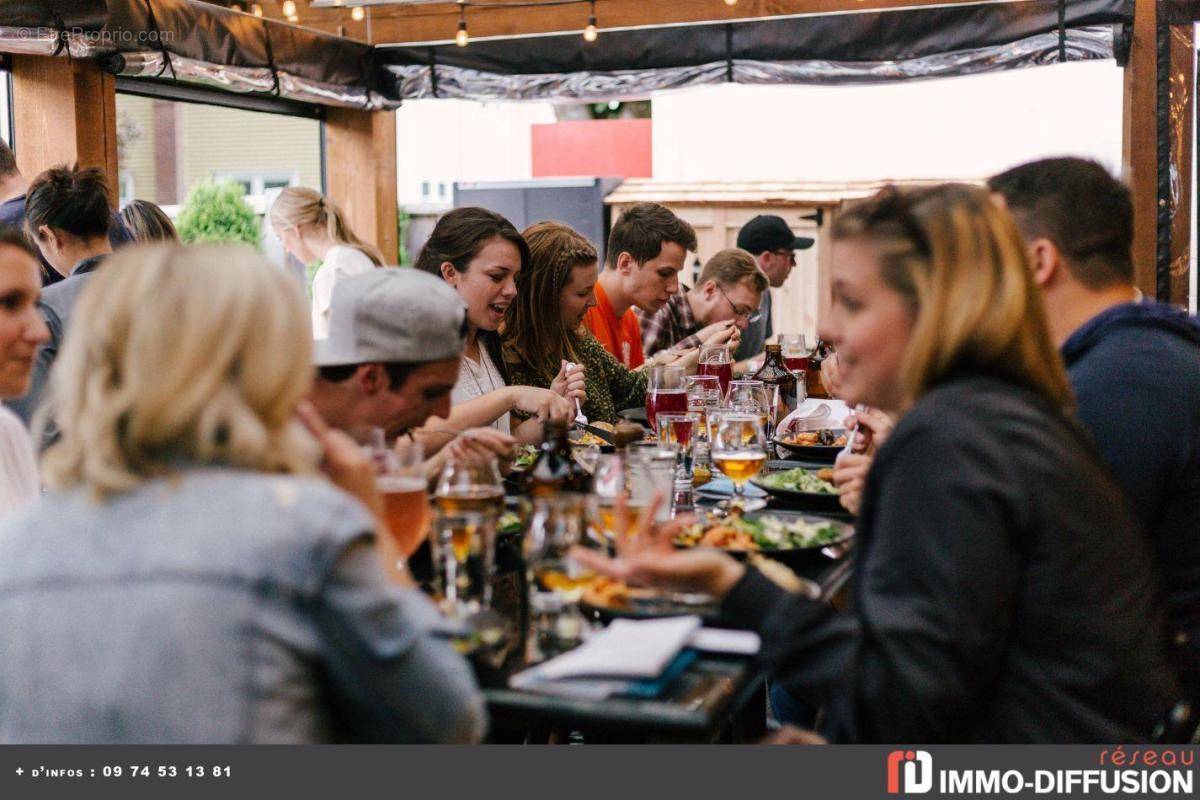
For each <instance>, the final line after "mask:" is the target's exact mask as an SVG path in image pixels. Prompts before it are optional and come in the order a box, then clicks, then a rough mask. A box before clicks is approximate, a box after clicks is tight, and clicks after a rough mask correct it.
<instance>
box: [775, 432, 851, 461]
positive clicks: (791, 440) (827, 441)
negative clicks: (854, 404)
mask: <svg viewBox="0 0 1200 800" xmlns="http://www.w3.org/2000/svg"><path fill="white" fill-rule="evenodd" d="M775 444H777V445H779V446H780V447H782V448H783V449H784V450H787V451H788V452H789V453H791V454H792V455H794V456H797V457H799V458H806V459H811V460H813V461H820V462H822V463H826V464H832V463H833V462H834V459H836V458H837V455H838V453H840V452H841V451H842V448H844V447H845V446H846V431H845V429H844V428H825V429H822V430H819V431H804V432H802V433H784V434H780V435H778V436H776V437H775Z"/></svg>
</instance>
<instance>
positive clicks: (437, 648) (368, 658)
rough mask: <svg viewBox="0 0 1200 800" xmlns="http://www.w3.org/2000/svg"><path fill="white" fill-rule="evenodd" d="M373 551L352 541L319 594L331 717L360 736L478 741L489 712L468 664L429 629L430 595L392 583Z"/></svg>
mask: <svg viewBox="0 0 1200 800" xmlns="http://www.w3.org/2000/svg"><path fill="white" fill-rule="evenodd" d="M378 558H379V557H378V555H377V553H376V551H375V548H374V546H373V545H372V544H371V540H370V539H369V538H368V537H361V538H358V539H355V540H354V541H352V542H350V543H349V544H348V545H347V546H346V548H345V549H344V550H343V551H342V552H341V554H340V555H339V557H338V558H337V560H336V561H335V562H334V565H333V569H332V571H331V573H330V575H329V577H328V579H327V580H326V582H325V584H324V587H323V589H322V591H321V593H320V597H319V600H318V608H317V624H318V629H319V631H320V634H321V637H322V642H323V647H324V649H325V655H326V665H325V666H326V667H327V670H328V675H329V680H330V683H331V688H332V693H333V696H334V702H335V704H336V705H337V709H336V714H335V717H336V718H338V719H339V721H340V722H341V723H342V724H343V725H344V726H345V727H346V728H347V729H348V733H349V734H350V735H351V736H352V738H354V739H355V740H358V741H371V742H405V743H409V742H415V743H469V742H476V741H478V740H479V739H480V738H482V736H483V734H484V731H485V728H486V722H487V718H486V712H485V709H484V703H483V697H482V695H481V694H480V692H479V689H478V687H477V686H476V684H475V679H474V676H473V674H472V672H471V668H470V666H469V665H468V664H467V662H466V661H465V660H464V659H463V658H462V656H460V655H459V654H458V653H457V652H455V651H454V650H453V648H451V647H450V645H449V644H448V643H446V642H445V641H443V640H440V639H437V638H435V637H434V636H432V634H431V633H430V630H431V628H432V627H434V626H435V624H436V623H437V621H438V614H437V611H436V610H435V609H434V608H433V605H432V604H431V603H430V602H429V600H427V599H426V598H425V596H424V595H422V594H421V593H420V592H419V591H418V590H416V589H406V588H400V587H397V586H395V585H394V584H392V583H391V582H390V581H389V580H388V578H387V577H386V576H385V574H384V572H383V568H382V565H381V564H380V563H379V561H378Z"/></svg>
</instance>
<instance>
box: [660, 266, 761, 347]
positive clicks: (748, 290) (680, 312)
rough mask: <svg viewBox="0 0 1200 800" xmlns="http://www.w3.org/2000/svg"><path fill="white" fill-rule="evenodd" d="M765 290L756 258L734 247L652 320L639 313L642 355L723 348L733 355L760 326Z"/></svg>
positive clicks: (701, 272)
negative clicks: (742, 339)
mask: <svg viewBox="0 0 1200 800" xmlns="http://www.w3.org/2000/svg"><path fill="white" fill-rule="evenodd" d="M767 287H768V284H767V276H766V275H764V274H763V273H762V272H761V271H760V270H759V268H758V264H757V263H755V261H754V257H753V256H752V255H750V254H749V253H747V252H746V251H745V250H738V249H737V248H736V247H731V248H729V249H727V250H722V251H720V252H719V253H717V254H716V255H714V256H713V257H712V258H710V259H709V260H708V261H707V262H705V264H704V268H703V269H701V270H700V276H699V278H698V279H697V281H696V286H695V287H694V288H691V289H688V288H685V287H680V289H679V291H677V292H676V293H675V294H673V295H671V299H670V300H668V301H667V302H666V305H664V306H663V307H662V308H660V309H659V310H658V311H656V312H655V313H653V314H648V313H646V312H645V311H642V310H641V309H638V310H637V317H638V322H639V324H640V325H641V328H642V349H643V351H644V352H645V353H646V354H647V355H654V354H655V353H658V352H661V351H663V350H687V349H690V348H694V347H707V346H713V345H723V344H726V345H729V347H730V349H731V351H732V350H733V349H734V348H736V347H737V346H738V342H739V341H740V337H741V335H742V333H743V332H744V331H745V330H746V328H747V327H748V326H749V325H750V324H751V323H752V322H754V321H756V320H757V315H758V306H759V303H760V302H761V301H762V296H763V292H765V291H767Z"/></svg>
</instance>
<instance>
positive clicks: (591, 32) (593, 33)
mask: <svg viewBox="0 0 1200 800" xmlns="http://www.w3.org/2000/svg"><path fill="white" fill-rule="evenodd" d="M599 35H600V32H599V31H598V30H596V0H592V10H591V13H590V14H589V15H588V24H587V27H586V28H584V29H583V40H584V41H585V42H594V41H596V37H598V36H599Z"/></svg>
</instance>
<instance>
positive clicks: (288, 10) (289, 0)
mask: <svg viewBox="0 0 1200 800" xmlns="http://www.w3.org/2000/svg"><path fill="white" fill-rule="evenodd" d="M281 10H282V11H283V15H284V16H285V17H287V18H288V19H291V18H292V17H294V16H296V0H283V6H281Z"/></svg>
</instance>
